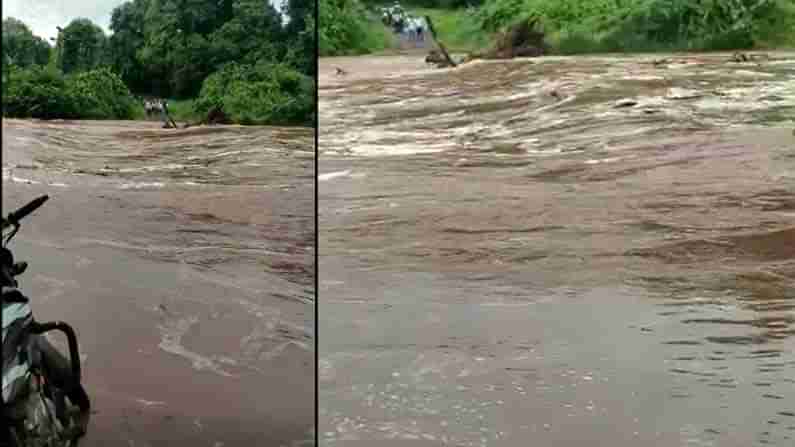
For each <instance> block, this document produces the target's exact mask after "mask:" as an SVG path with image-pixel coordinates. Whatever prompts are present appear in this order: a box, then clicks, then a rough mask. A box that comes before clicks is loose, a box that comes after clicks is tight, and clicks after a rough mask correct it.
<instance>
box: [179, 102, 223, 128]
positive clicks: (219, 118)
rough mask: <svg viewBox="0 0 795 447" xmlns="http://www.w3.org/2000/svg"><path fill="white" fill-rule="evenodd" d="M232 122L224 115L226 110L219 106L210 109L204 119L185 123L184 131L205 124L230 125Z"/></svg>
mask: <svg viewBox="0 0 795 447" xmlns="http://www.w3.org/2000/svg"><path fill="white" fill-rule="evenodd" d="M230 122H231V121H230V120H229V117H228V116H226V113H224V110H223V109H222V108H220V107H218V106H215V107H213V108H212V109H210V111H209V112H207V115H206V116H205V117H204V118H203V119H201V120H199V121H197V122H195V123H185V126H184V127H183V129H187V128H188V127H193V126H202V125H205V124H229V123H230Z"/></svg>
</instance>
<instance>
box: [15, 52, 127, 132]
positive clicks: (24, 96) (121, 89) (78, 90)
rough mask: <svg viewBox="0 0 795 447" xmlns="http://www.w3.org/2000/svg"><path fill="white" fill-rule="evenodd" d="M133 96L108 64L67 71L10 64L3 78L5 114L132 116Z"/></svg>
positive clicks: (51, 117) (30, 115) (26, 115)
mask: <svg viewBox="0 0 795 447" xmlns="http://www.w3.org/2000/svg"><path fill="white" fill-rule="evenodd" d="M134 101H135V100H134V98H133V96H132V95H131V94H130V91H129V90H127V87H126V86H125V85H124V83H123V82H122V80H121V78H119V76H118V75H116V74H115V73H113V72H112V71H110V70H109V69H108V68H99V69H96V70H91V71H85V72H81V73H76V74H73V75H64V74H63V73H62V72H60V71H58V70H54V69H52V68H48V67H43V66H40V65H31V66H29V67H26V68H19V67H16V66H11V67H10V68H9V70H8V72H7V73H6V75H5V76H4V79H3V116H8V117H15V118H27V117H32V118H41V119H53V118H64V119H101V118H112V119H130V118H132V117H133V113H134V107H135V105H134Z"/></svg>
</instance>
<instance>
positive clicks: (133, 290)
mask: <svg viewBox="0 0 795 447" xmlns="http://www.w3.org/2000/svg"><path fill="white" fill-rule="evenodd" d="M313 138H314V136H313V130H311V129H299V128H267V127H236V126H215V127H204V128H194V129H187V130H165V129H160V128H159V127H158V126H157V124H153V123H142V122H87V121H80V122H63V121H60V122H59V121H53V122H40V121H23V120H5V119H4V120H3V212H4V213H5V212H8V211H10V210H12V209H14V208H16V207H18V206H21V205H22V204H23V203H25V202H27V201H29V200H31V199H32V198H34V197H36V196H37V195H39V194H45V193H46V194H49V195H50V197H51V198H50V201H49V202H47V203H46V204H45V205H44V207H42V208H41V209H39V210H38V211H37V212H36V213H35V214H33V215H31V216H30V217H29V218H28V219H26V221H25V222H24V227H23V228H22V230H21V232H20V233H19V234H18V236H17V238H16V239H15V242H14V247H15V252H16V255H17V257H18V258H20V259H24V260H27V261H29V263H30V267H29V269H28V271H27V272H26V273H25V274H24V275H23V277H21V278H20V281H21V286H22V289H23V290H24V291H25V293H27V294H28V295H29V296H30V297H31V300H32V307H33V311H34V315H35V316H36V318H37V319H38V320H41V321H45V320H51V319H59V320H63V321H66V322H68V323H70V324H72V325H73V326H74V328H75V329H76V331H77V334H78V337H79V341H80V344H81V354H82V355H83V357H84V364H83V371H84V380H85V383H86V387H87V390H88V392H89V395H90V396H91V397H92V399H93V407H94V411H95V414H94V415H93V416H92V421H91V425H90V427H89V434H88V436H87V438H86V439H85V441H84V442H83V443H82V444H81V445H86V446H117V445H118V446H120V445H124V446H166V445H168V446H180V445H185V446H188V445H189V446H212V447H220V446H224V447H229V446H252V445H269V446H298V445H313V443H312V439H313V437H314V432H313V425H314V399H315V396H314V381H315V372H314V371H315V362H314V297H315V294H314V290H313V289H314V270H315V267H314V257H315V254H314V244H315V236H314V234H315V228H314V142H313ZM54 341H55V342H56V343H57V344H59V345H60V346H61V347H62V348H63V347H64V345H65V343H64V341H63V340H59V339H58V338H57V337H54Z"/></svg>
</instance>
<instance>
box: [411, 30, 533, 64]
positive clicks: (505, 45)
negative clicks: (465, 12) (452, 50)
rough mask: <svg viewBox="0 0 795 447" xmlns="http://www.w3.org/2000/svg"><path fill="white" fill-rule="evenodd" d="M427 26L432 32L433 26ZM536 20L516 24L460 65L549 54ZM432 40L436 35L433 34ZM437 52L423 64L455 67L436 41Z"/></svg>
mask: <svg viewBox="0 0 795 447" xmlns="http://www.w3.org/2000/svg"><path fill="white" fill-rule="evenodd" d="M426 20H428V21H429V22H428V25H429V27H430V29H431V32H432V33H434V31H433V26H432V25H431V24H430V18H426ZM537 25H538V19H537V18H531V19H527V20H522V21H520V22H517V23H516V24H514V25H513V26H511V27H510V28H508V30H507V31H505V32H504V33H502V34H501V35H500V36H499V38H498V39H497V42H496V43H495V44H494V47H492V48H491V49H489V50H487V51H484V52H482V53H472V54H469V55H467V56H466V57H465V58H464V59H463V60H462V61H461V62H460V63H461V64H465V63H467V62H470V61H473V60H475V59H513V58H515V57H537V56H541V55H543V54H546V53H548V52H549V47H548V46H547V44H546V42H544V37H545V36H544V32H543V31H539V30H538V29H537ZM434 39H436V34H435V33H434ZM436 42H437V44H438V45H439V50H431V51H430V52H429V53H428V56H427V57H426V58H425V62H427V63H429V64H434V65H436V66H437V67H439V68H445V67H455V66H456V63H455V62H453V60H452V59H451V58H450V55H449V54H447V51H446V50H445V49H444V45H442V44H441V42H439V41H438V39H437V40H436Z"/></svg>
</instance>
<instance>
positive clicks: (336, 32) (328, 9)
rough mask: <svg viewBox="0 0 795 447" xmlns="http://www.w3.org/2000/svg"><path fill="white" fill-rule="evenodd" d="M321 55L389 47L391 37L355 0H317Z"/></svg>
mask: <svg viewBox="0 0 795 447" xmlns="http://www.w3.org/2000/svg"><path fill="white" fill-rule="evenodd" d="M318 21H319V22H320V23H319V29H318V34H319V42H318V52H319V54H320V55H321V56H334V55H342V54H364V53H370V52H373V51H378V50H382V49H384V48H388V47H389V46H391V44H392V37H391V35H390V32H389V30H387V29H386V28H385V27H384V26H383V25H382V24H381V22H380V20H379V17H377V16H375V15H373V14H371V13H370V12H368V11H367V10H366V9H365V8H364V6H363V5H362V4H361V3H359V1H358V0H318Z"/></svg>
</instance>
